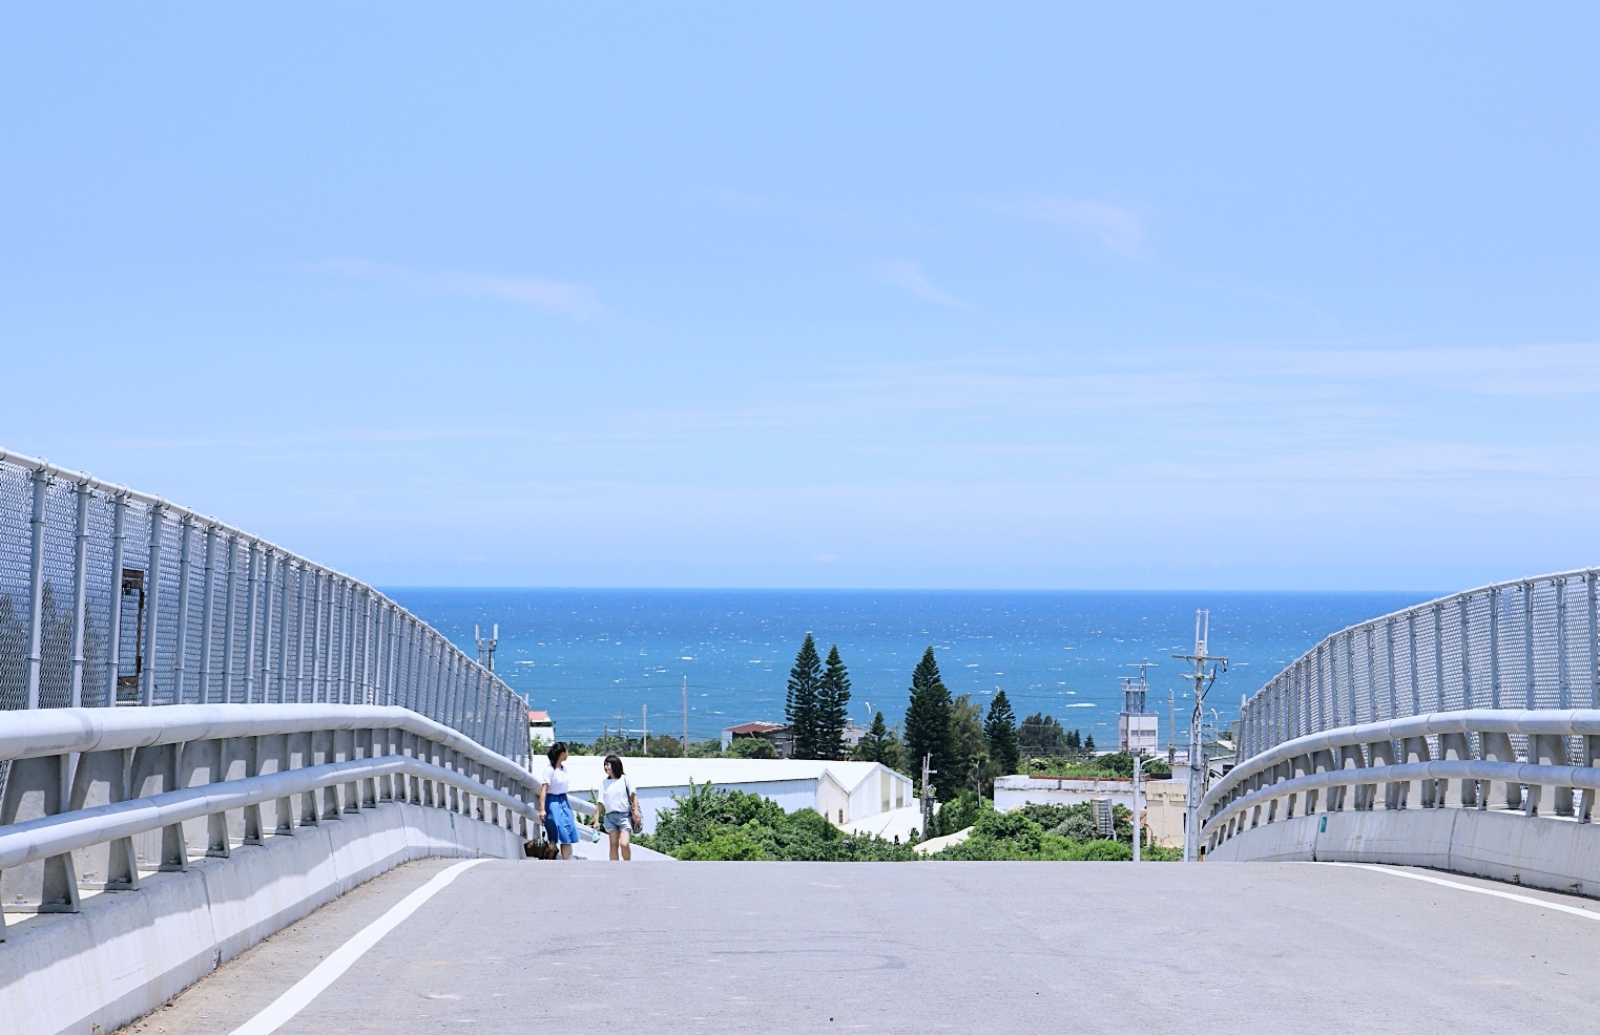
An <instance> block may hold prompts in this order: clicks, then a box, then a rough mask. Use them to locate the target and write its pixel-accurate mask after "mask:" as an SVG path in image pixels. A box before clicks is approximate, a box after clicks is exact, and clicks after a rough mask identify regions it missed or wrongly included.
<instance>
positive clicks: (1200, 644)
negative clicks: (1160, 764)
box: [1173, 610, 1228, 862]
mask: <svg viewBox="0 0 1600 1035" xmlns="http://www.w3.org/2000/svg"><path fill="white" fill-rule="evenodd" d="M1210 632H1211V612H1210V611H1208V610H1199V611H1196V612H1195V613H1194V653H1193V654H1174V655H1173V657H1174V658H1177V659H1178V660H1179V661H1187V662H1190V663H1192V664H1193V665H1194V674H1193V675H1192V676H1191V677H1190V678H1192V679H1193V680H1194V714H1193V716H1191V717H1190V719H1189V798H1188V801H1186V802H1185V803H1184V808H1183V817H1184V821H1183V861H1184V862H1194V861H1195V860H1196V859H1198V858H1199V856H1200V851H1199V849H1200V799H1201V797H1202V796H1203V795H1204V794H1205V789H1206V760H1205V758H1204V753H1205V752H1204V745H1203V744H1202V743H1201V726H1202V725H1203V722H1202V716H1201V713H1200V709H1201V706H1202V705H1203V704H1204V703H1205V699H1206V691H1207V690H1209V689H1211V684H1212V683H1215V682H1216V681H1217V673H1218V672H1219V671H1222V672H1226V671H1227V670H1228V659H1227V658H1224V657H1221V656H1219V655H1215V654H1208V653H1206V639H1207V637H1208V636H1209V635H1210ZM1208 663H1209V664H1210V665H1211V668H1210V670H1209V671H1208V670H1207V669H1206V665H1207V664H1208Z"/></svg>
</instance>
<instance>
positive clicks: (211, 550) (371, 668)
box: [0, 453, 1587, 760]
mask: <svg viewBox="0 0 1600 1035" xmlns="http://www.w3.org/2000/svg"><path fill="white" fill-rule="evenodd" d="M36 485H38V486H39V488H40V490H41V491H40V492H39V493H38V494H36V492H35V486H36ZM36 499H37V505H36ZM36 528H37V529H38V530H39V543H40V545H39V549H38V550H37V551H36V550H35V549H34V541H35V535H34V532H35V529H36ZM119 529H120V531H121V535H120V537H119V535H118V530H119ZM80 589H81V592H80ZM35 600H37V601H38V602H39V603H38V606H37V607H35V606H34V604H33V602H34V601H35ZM1569 624H1570V623H1569ZM1586 693H1587V691H1586ZM225 701H226V702H232V703H246V702H251V703H262V702H293V701H306V702H311V701H322V702H348V703H356V704H362V703H366V704H398V705H401V706H404V707H409V708H412V709H413V710H416V711H418V712H421V713H422V714H424V715H426V716H428V717H429V718H431V719H433V720H434V721H436V722H440V723H443V724H445V725H448V726H451V727H453V728H454V729H456V730H458V731H459V732H461V733H463V734H465V735H467V736H469V737H473V738H474V739H476V740H478V742H479V743H482V744H484V745H485V746H486V747H489V748H491V749H493V750H495V751H498V752H500V753H501V754H503V755H506V756H508V757H511V758H515V759H519V760H525V759H526V758H527V756H528V739H527V728H526V723H525V721H524V716H525V714H526V703H525V702H524V701H523V700H522V699H521V698H520V697H518V696H517V694H516V693H515V692H514V691H512V690H511V689H510V687H508V686H506V685H505V683H503V682H502V681H500V680H499V679H497V678H496V677H494V676H493V675H492V674H490V673H488V672H487V671H485V670H484V669H483V668H482V667H481V666H479V665H478V664H477V662H475V661H473V660H472V659H471V658H469V657H468V656H467V655H465V654H464V653H462V652H461V651H460V650H459V649H457V648H456V647H455V646H453V645H452V644H450V643H449V641H448V640H446V639H445V638H444V637H442V636H441V635H439V634H438V633H437V632H435V631H434V630H433V629H431V628H429V627H428V626H427V625H425V624H423V623H422V622H419V621H418V620H417V619H416V618H415V617H413V616H412V615H410V614H408V613H407V612H405V611H404V610H402V609H401V608H400V607H399V606H398V605H396V604H395V603H394V602H393V601H391V600H389V599H388V598H386V597H384V596H383V595H382V594H380V593H378V592H377V591H375V590H373V589H372V588H371V587H369V586H366V585H363V584H361V583H358V582H355V581H353V580H351V579H349V578H347V577H345V576H343V575H340V574H338V573H337V572H333V571H330V570H328V569H326V568H320V567H318V566H317V565H314V564H312V563H311V562H309V561H306V560H305V559H303V558H299V557H296V556H294V555H293V554H289V553H287V552H286V551H284V550H282V549H281V548H279V547H277V546H274V545H273V544H271V543H268V542H266V541H264V540H260V539H257V538H255V537H252V536H249V535H247V534H245V533H242V532H239V531H238V530H237V529H233V528H229V527H227V526H225V525H222V524H221V523H219V522H217V521H215V520H213V519H211V518H207V517H205V516H204V515H200V514H195V513H193V512H191V511H188V510H186V509H184V508H182V507H178V506H175V505H173V504H170V503H167V502H166V501H163V500H159V499H156V498H155V497H151V496H146V495H142V494H138V493H134V492H131V491H129V490H127V489H123V488H120V487H118V486H113V485H108V484H106V483H103V482H100V481H97V480H95V479H92V478H88V477H87V476H84V475H80V474H77V473H75V472H70V471H63V470H61V469H59V468H55V467H53V466H51V465H48V464H45V463H43V462H42V461H37V460H30V459H27V458H23V457H16V456H13V455H11V454H6V453H0V711H4V710H13V709H21V708H27V707H30V706H36V707H45V708H55V707H66V706H71V705H73V704H74V703H78V704H81V705H82V706H84V707H107V706H115V705H123V706H137V705H141V704H144V703H149V704H155V705H164V704H174V703H185V704H195V703H220V702H225Z"/></svg>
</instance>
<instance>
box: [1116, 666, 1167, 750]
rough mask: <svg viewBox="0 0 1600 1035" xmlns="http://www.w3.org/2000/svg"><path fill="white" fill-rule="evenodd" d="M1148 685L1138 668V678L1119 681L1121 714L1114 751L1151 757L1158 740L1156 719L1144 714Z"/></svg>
mask: <svg viewBox="0 0 1600 1035" xmlns="http://www.w3.org/2000/svg"><path fill="white" fill-rule="evenodd" d="M1149 691H1150V684H1149V683H1147V682H1146V681H1145V678H1144V666H1143V665H1141V666H1139V678H1138V679H1132V678H1125V679H1123V681H1122V711H1121V712H1119V713H1118V714H1117V750H1118V751H1120V752H1122V753H1124V754H1137V755H1154V754H1155V753H1156V744H1157V742H1158V736H1157V732H1156V721H1157V720H1156V717H1155V715H1154V714H1152V713H1150V712H1148V711H1146V710H1145V706H1144V704H1145V702H1144V698H1145V694H1147V693H1149Z"/></svg>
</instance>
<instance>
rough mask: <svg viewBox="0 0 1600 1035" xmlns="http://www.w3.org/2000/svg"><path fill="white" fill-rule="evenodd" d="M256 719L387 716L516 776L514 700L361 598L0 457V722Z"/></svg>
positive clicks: (281, 559) (242, 546) (263, 546)
mask: <svg viewBox="0 0 1600 1035" xmlns="http://www.w3.org/2000/svg"><path fill="white" fill-rule="evenodd" d="M267 703H271V704H295V703H298V704H369V705H391V706H400V707H404V708H409V709H411V710H412V711H415V712H418V713H420V714H422V715H424V716H426V717H427V718H429V719H432V720H434V721H435V722H438V723H440V724H441V725H444V726H448V727H450V728H451V729H454V730H456V731H457V732H459V733H461V734H463V735H464V736H467V737H469V738H471V739H472V740H474V741H476V742H478V743H479V744H481V745H483V746H484V747H486V748H489V749H490V750H492V751H495V752H497V753H498V754H500V755H502V756H504V757H506V758H511V759H515V760H516V761H518V762H519V763H521V764H523V765H526V764H527V760H528V737H527V711H526V709H527V704H526V702H524V701H523V699H522V698H521V697H520V696H519V695H518V694H517V693H516V692H515V691H513V690H512V689H511V688H510V687H508V686H507V685H506V684H505V683H504V682H502V681H501V680H499V679H498V678H496V677H495V676H494V675H493V674H492V673H490V672H489V671H487V670H486V669H484V668H483V667H482V666H481V665H479V664H478V663H477V661H475V660H474V659H472V658H470V657H468V656H467V655H466V654H465V653H463V652H462V651H461V650H459V649H458V648H456V647H455V646H454V645H453V644H451V643H450V642H449V641H448V640H447V639H445V638H444V637H443V636H442V635H440V634H439V633H438V632H437V631H435V630H434V629H432V628H431V627H429V626H428V625H427V624H426V623H424V622H422V621H421V620H419V619H418V618H417V617H416V616H414V615H412V614H411V613H410V612H408V611H406V610H405V609H404V608H403V607H401V606H399V605H398V604H396V603H395V602H394V601H393V600H390V599H389V598H388V597H386V596H384V595H383V594H382V593H379V592H378V591H377V590H375V589H373V588H372V587H371V586H368V585H365V584H364V583H361V582H359V581H357V580H355V579H353V578H350V577H349V576H348V575H343V574H341V573H339V572H337V571H334V570H333V569H331V568H327V567H325V566H323V565H319V564H316V563H313V562H312V561H309V560H307V559H306V558H304V557H300V556H299V555H297V554H294V553H292V552H290V551H288V550H285V549H284V548H283V547H281V546H278V545H276V544H274V543H271V542H268V541H267V540H265V539H261V538H260V537H258V536H253V535H251V534H249V533H247V532H244V531H241V530H239V529H237V528H234V527H232V526H229V525H226V524H224V523H222V522H220V521H217V520H215V519H214V518H210V517H207V516H205V515H203V514H199V513H196V512H195V511H192V510H189V509H188V508H185V507H181V506H178V505H177V504H174V503H171V502H169V501H167V500H164V499H161V498H160V497H157V496H151V495H149V494H147V493H141V492H137V491H134V490H132V489H128V488H126V487H123V486H119V485H113V484H110V483H107V482H103V481H100V480H99V479H96V478H92V477H90V476H88V475H85V474H80V473H78V472H75V471H69V470H65V469H63V468H60V467H56V466H55V465H53V464H49V463H46V462H45V461H42V460H37V459H34V458H32V457H26V456H21V455H18V454H15V453H10V452H7V451H5V450H0V710H8V709H28V708H62V707H115V706H152V705H172V704H267Z"/></svg>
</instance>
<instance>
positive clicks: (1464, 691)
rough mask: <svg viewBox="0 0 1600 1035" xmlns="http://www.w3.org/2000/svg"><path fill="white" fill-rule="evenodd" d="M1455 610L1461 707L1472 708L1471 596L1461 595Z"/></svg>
mask: <svg viewBox="0 0 1600 1035" xmlns="http://www.w3.org/2000/svg"><path fill="white" fill-rule="evenodd" d="M1456 610H1457V611H1459V612H1460V613H1461V707H1462V708H1463V709H1470V708H1471V707H1472V625H1471V620H1472V619H1471V611H1472V596H1471V594H1466V593H1464V594H1462V595H1461V596H1460V597H1458V598H1457V600H1456Z"/></svg>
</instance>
